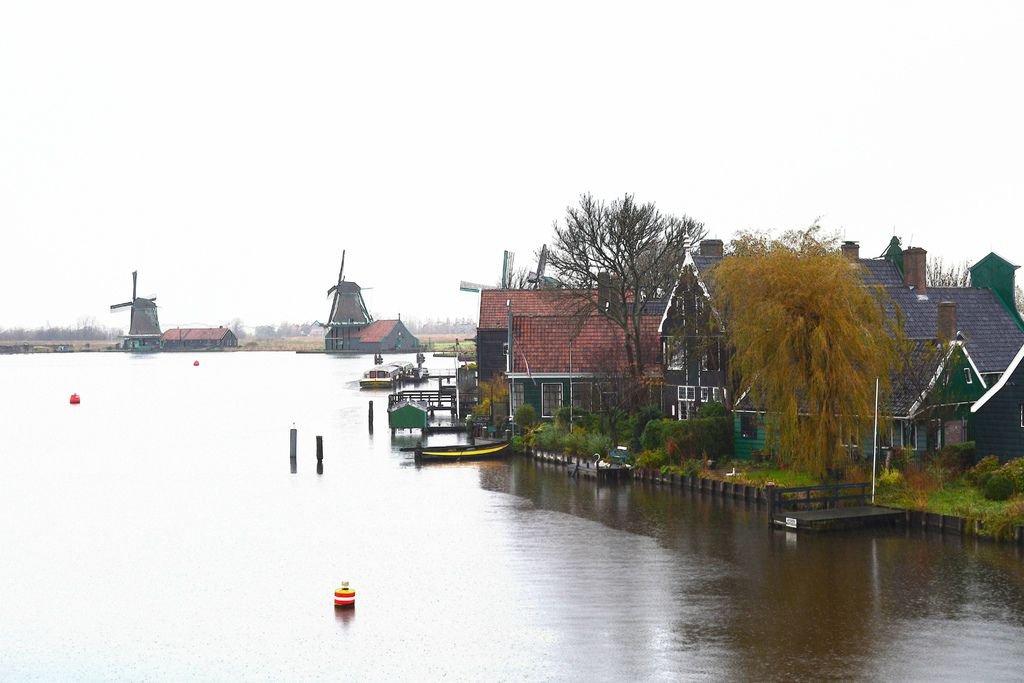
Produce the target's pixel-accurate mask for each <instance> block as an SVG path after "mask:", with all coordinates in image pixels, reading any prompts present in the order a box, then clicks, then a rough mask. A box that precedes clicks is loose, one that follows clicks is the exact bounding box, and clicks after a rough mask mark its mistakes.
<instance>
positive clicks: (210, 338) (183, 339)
mask: <svg viewBox="0 0 1024 683" xmlns="http://www.w3.org/2000/svg"><path fill="white" fill-rule="evenodd" d="M160 346H161V348H163V349H164V350H165V351H179V350H210V349H233V348H237V347H238V337H237V336H235V333H234V332H232V331H231V330H229V329H228V328H226V327H223V326H221V327H174V328H171V329H169V330H165V331H164V333H163V334H162V335H161V336H160Z"/></svg>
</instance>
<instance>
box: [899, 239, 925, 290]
mask: <svg viewBox="0 0 1024 683" xmlns="http://www.w3.org/2000/svg"><path fill="white" fill-rule="evenodd" d="M927 269H928V252H927V251H925V250H924V249H922V248H921V247H910V248H909V249H904V250H903V283H904V284H906V285H907V287H911V288H913V289H914V290H915V291H916V292H917V295H918V296H927V295H928V290H927V289H925V284H924V283H925V273H926V272H927Z"/></svg>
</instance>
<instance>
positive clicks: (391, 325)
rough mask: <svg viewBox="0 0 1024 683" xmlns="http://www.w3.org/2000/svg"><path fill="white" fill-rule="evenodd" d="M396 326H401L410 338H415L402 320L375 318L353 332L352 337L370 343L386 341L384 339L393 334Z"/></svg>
mask: <svg viewBox="0 0 1024 683" xmlns="http://www.w3.org/2000/svg"><path fill="white" fill-rule="evenodd" d="M396 327H398V328H400V329H399V331H400V332H401V333H402V334H403V335H406V336H407V337H408V338H409V339H413V338H414V337H413V335H412V333H411V332H409V330H408V329H407V328H406V327H405V325H404V324H403V323H402V321H401V320H374V321H373V322H372V323H370V324H369V325H367V326H366V327H364V328H363V329H361V330H359V331H358V332H356V333H355V334H353V335H352V338H353V339H356V340H358V341H361V342H364V343H368V344H372V343H376V342H381V341H384V339H385V338H386V337H387V336H388V335H389V334H391V333H392V332H393V331H394V330H395V328H396Z"/></svg>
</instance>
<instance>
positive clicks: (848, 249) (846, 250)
mask: <svg viewBox="0 0 1024 683" xmlns="http://www.w3.org/2000/svg"><path fill="white" fill-rule="evenodd" d="M839 248H840V249H841V250H842V251H843V256H845V257H846V258H848V259H850V260H851V261H856V260H857V259H859V258H860V245H859V244H858V243H856V242H851V241H850V240H847V241H845V242H843V244H842V246H841V247H839Z"/></svg>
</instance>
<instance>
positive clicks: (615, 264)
mask: <svg viewBox="0 0 1024 683" xmlns="http://www.w3.org/2000/svg"><path fill="white" fill-rule="evenodd" d="M554 230H555V237H554V242H553V244H552V248H551V251H550V252H549V255H548V264H549V265H550V266H551V267H552V268H553V269H554V270H555V271H556V272H557V274H558V279H559V280H560V281H561V282H562V284H563V285H564V286H565V287H566V290H565V296H566V297H570V298H575V299H576V302H575V303H576V306H575V311H576V313H577V315H579V316H580V317H586V316H589V315H598V316H602V317H604V318H607V319H608V320H609V321H610V322H611V323H612V324H614V325H615V326H616V327H618V328H619V329H621V330H622V332H623V338H624V349H623V351H624V354H625V363H626V368H627V369H628V372H629V374H630V378H631V379H632V381H633V383H634V384H635V385H636V386H639V385H640V384H641V380H642V374H643V370H644V368H645V367H646V366H647V365H649V364H650V362H652V361H654V360H655V359H653V358H646V357H645V354H646V353H647V350H646V347H647V346H649V344H645V343H642V342H643V341H644V339H643V337H642V335H641V319H642V316H643V315H645V313H644V306H645V304H646V303H647V302H648V301H649V300H651V299H655V298H659V297H663V296H665V295H666V294H667V292H668V290H669V289H670V288H671V287H672V284H673V283H674V282H675V279H676V277H677V276H678V275H679V271H680V269H681V268H682V265H683V261H684V259H685V257H686V252H687V251H688V250H689V249H690V248H691V247H692V246H693V244H695V243H696V242H697V241H698V240H700V239H701V238H702V237H703V236H704V234H705V232H704V225H703V223H699V222H697V221H695V220H693V219H692V218H689V217H687V216H681V217H680V216H673V215H670V214H663V213H661V212H660V211H658V209H657V208H656V207H655V205H654V204H653V203H650V202H649V203H646V204H641V203H638V202H636V201H635V200H634V198H633V195H631V194H627V195H625V196H624V197H623V198H622V199H616V200H614V201H612V202H611V203H608V204H606V203H605V202H602V201H599V200H597V199H594V197H593V196H592V195H590V194H584V195H582V196H581V197H580V200H579V204H578V206H570V207H567V208H566V212H565V220H564V223H563V224H561V225H560V224H559V223H557V222H556V223H555V225H554ZM595 292H596V293H597V295H596V296H595ZM655 346H656V344H655Z"/></svg>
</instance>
